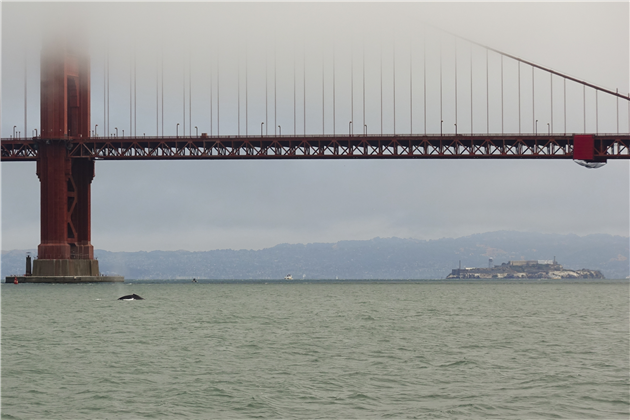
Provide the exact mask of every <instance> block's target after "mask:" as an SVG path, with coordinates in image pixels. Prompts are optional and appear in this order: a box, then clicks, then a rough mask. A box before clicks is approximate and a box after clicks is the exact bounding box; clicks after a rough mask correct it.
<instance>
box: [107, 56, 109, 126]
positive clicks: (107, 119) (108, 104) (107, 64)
mask: <svg viewBox="0 0 630 420" xmlns="http://www.w3.org/2000/svg"><path fill="white" fill-rule="evenodd" d="M107 137H109V48H108V49H107Z"/></svg>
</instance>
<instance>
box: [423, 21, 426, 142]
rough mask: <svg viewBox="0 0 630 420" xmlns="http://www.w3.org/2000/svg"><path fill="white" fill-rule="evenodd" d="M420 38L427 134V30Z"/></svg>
mask: <svg viewBox="0 0 630 420" xmlns="http://www.w3.org/2000/svg"><path fill="white" fill-rule="evenodd" d="M423 35H424V36H423V38H422V66H423V69H422V77H423V79H424V87H423V89H422V93H423V95H424V107H423V108H424V109H423V110H424V135H425V136H426V135H427V31H426V29H425V30H424V33H423Z"/></svg>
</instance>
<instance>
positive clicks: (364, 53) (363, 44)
mask: <svg viewBox="0 0 630 420" xmlns="http://www.w3.org/2000/svg"><path fill="white" fill-rule="evenodd" d="M362 79H363V125H362V127H363V130H365V38H364V39H363V77H362ZM365 134H367V132H365Z"/></svg>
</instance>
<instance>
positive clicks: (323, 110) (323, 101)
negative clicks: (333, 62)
mask: <svg viewBox="0 0 630 420" xmlns="http://www.w3.org/2000/svg"><path fill="white" fill-rule="evenodd" d="M324 61H325V60H324V45H323V44H322V135H324V134H326V116H325V104H326V97H325V84H324V73H325V72H324Z"/></svg>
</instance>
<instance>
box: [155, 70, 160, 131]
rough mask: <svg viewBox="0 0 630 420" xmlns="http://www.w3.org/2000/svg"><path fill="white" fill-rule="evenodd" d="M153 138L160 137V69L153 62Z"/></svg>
mask: <svg viewBox="0 0 630 420" xmlns="http://www.w3.org/2000/svg"><path fill="white" fill-rule="evenodd" d="M155 61H156V63H155V136H156V137H159V135H160V90H159V86H160V67H159V66H158V63H157V59H156V60H155Z"/></svg>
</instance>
